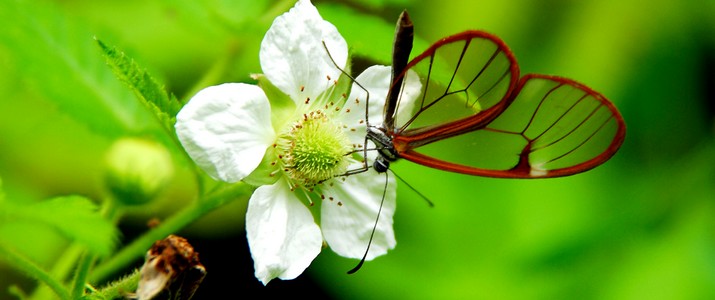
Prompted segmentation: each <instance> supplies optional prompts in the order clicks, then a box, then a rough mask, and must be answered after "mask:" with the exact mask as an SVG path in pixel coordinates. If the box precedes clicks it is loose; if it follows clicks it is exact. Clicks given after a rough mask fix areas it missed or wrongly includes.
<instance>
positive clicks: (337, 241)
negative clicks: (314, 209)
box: [321, 170, 397, 260]
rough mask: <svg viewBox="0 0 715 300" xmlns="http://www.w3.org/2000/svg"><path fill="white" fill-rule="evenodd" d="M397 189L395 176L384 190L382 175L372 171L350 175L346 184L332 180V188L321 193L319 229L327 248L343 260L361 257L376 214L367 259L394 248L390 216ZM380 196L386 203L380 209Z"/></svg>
mask: <svg viewBox="0 0 715 300" xmlns="http://www.w3.org/2000/svg"><path fill="white" fill-rule="evenodd" d="M388 174H389V173H388ZM396 187H397V184H396V182H395V177H394V176H391V177H390V178H389V182H388V185H387V190H385V176H384V174H377V173H376V172H375V171H374V170H369V171H367V172H364V173H360V174H357V175H352V176H349V177H348V178H347V180H346V181H345V182H340V181H339V180H335V184H334V185H333V189H332V190H330V191H324V194H325V196H326V198H325V200H323V202H322V211H321V228H322V229H323V236H324V237H325V240H326V241H327V242H328V245H329V246H330V248H331V249H333V251H335V253H337V254H339V255H341V256H344V257H350V258H362V257H363V255H364V254H365V251H366V250H368V248H367V247H368V242H369V241H370V235H371V234H372V233H373V228H374V226H375V220H376V219H377V217H378V211H379V215H380V218H379V222H378V223H377V227H376V228H375V230H374V236H373V238H372V243H371V244H370V249H369V252H368V255H367V257H366V260H371V259H373V258H375V257H377V256H380V255H383V254H385V253H387V250H389V249H393V248H395V244H396V242H395V233H394V231H393V229H392V217H393V215H394V214H395V205H396V201H395V197H396ZM383 193H384V197H385V200H384V202H382V208H380V205H381V203H380V202H381V200H382V197H383ZM330 197H333V198H332V199H330Z"/></svg>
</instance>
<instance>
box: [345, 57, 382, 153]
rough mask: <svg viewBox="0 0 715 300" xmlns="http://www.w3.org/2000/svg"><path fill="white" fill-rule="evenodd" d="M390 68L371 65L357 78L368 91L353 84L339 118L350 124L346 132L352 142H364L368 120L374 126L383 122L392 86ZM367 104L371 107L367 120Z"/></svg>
mask: <svg viewBox="0 0 715 300" xmlns="http://www.w3.org/2000/svg"><path fill="white" fill-rule="evenodd" d="M390 69H391V68H390V67H388V66H371V67H369V68H367V69H365V71H363V72H362V73H360V75H358V77H357V78H355V81H356V82H358V83H360V85H361V86H362V87H364V88H365V89H366V90H367V93H366V92H365V90H364V89H362V88H361V87H360V86H358V85H357V84H353V86H352V88H351V90H350V96H349V97H348V100H347V102H346V103H345V105H344V107H343V109H342V111H341V113H340V115H339V116H338V118H339V120H340V121H341V122H343V124H345V125H347V126H348V129H349V130H348V131H346V132H347V133H348V138H349V139H350V142H352V143H363V142H364V140H365V134H366V129H365V128H366V122H367V121H369V122H370V125H373V126H375V125H380V124H382V111H383V107H384V106H385V98H387V91H388V90H389V88H390V76H391V74H390ZM368 93H369V94H368ZM368 95H369V96H370V98H369V99H368V98H367V96H368ZM368 102H369V103H368ZM365 105H368V108H369V111H367V113H368V115H367V120H366V119H365V117H366V116H365V113H366V111H365ZM352 129H355V130H352Z"/></svg>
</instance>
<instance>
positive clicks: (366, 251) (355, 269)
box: [348, 172, 390, 274]
mask: <svg viewBox="0 0 715 300" xmlns="http://www.w3.org/2000/svg"><path fill="white" fill-rule="evenodd" d="M388 180H390V177H389V176H388V172H385V187H384V188H383V190H382V200H380V208H379V209H378V210H377V218H375V225H373V226H372V233H370V240H369V241H368V242H367V249H365V254H364V255H363V256H362V259H360V262H359V263H358V264H357V266H355V267H354V268H352V269H351V270H350V271H348V274H354V273H355V272H357V271H358V270H360V268H362V265H363V264H364V263H365V259H366V258H367V253H368V252H369V251H370V245H372V238H373V237H374V236H375V231H376V230H377V223H378V222H379V221H380V213H382V204H384V203H385V194H387V185H388Z"/></svg>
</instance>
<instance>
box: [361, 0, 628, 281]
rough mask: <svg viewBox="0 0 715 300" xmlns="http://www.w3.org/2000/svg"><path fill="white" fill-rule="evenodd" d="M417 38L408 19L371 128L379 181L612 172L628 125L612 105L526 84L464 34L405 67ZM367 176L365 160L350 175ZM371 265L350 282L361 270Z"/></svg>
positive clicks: (497, 42)
mask: <svg viewBox="0 0 715 300" xmlns="http://www.w3.org/2000/svg"><path fill="white" fill-rule="evenodd" d="M413 37H414V27H413V24H412V21H411V20H410V18H409V15H408V14H407V12H406V11H404V12H403V13H402V14H401V15H400V17H399V19H398V22H397V26H396V30H395V43H394V45H393V53H392V56H393V57H392V59H393V61H392V71H391V72H392V84H391V86H390V89H389V91H388V94H387V99H386V101H385V106H384V111H383V120H382V124H380V125H371V124H370V122H369V120H367V135H366V138H365V139H366V142H367V141H368V140H369V141H371V142H373V143H374V144H375V148H374V149H375V150H377V152H378V156H377V158H376V159H375V160H374V162H373V166H372V167H373V169H375V170H376V171H377V172H380V173H382V172H387V170H388V168H389V166H390V162H394V161H396V160H398V159H400V158H404V159H406V160H409V161H412V162H414V163H417V164H420V165H424V166H427V167H432V168H436V169H440V170H444V171H450V172H456V173H463V174H468V175H477V176H486V177H496V178H525V179H528V178H553V177H562V176H568V175H573V174H577V173H581V172H585V171H588V170H590V169H592V168H594V167H596V166H598V165H600V164H602V163H604V162H606V161H607V160H608V159H609V158H611V157H612V156H613V155H614V154H615V153H616V151H617V150H618V148H619V147H620V146H621V144H622V143H623V141H624V139H625V133H626V127H625V122H624V120H623V117H622V116H621V114H620V113H619V112H618V110H617V109H616V107H615V106H614V105H613V103H611V102H610V101H609V100H608V99H606V97H604V96H603V95H601V94H600V93H598V92H596V91H594V90H592V89H591V88H589V87H587V86H585V85H583V84H581V83H578V82H576V81H574V80H571V79H568V78H564V77H559V76H551V75H542V74H527V75H524V76H520V74H519V65H518V64H517V62H516V59H515V57H514V54H513V53H512V52H511V50H510V49H509V48H508V47H507V45H506V44H505V43H504V42H503V41H502V40H501V39H500V38H498V37H497V36H495V35H492V34H490V33H487V32H484V31H478V30H468V31H464V32H461V33H458V34H455V35H452V36H448V37H445V38H443V39H441V40H439V41H437V42H436V43H434V44H433V45H432V46H431V47H429V48H428V49H427V50H425V51H424V52H422V54H420V55H418V56H416V57H415V58H413V59H412V60H410V61H409V62H408V59H409V56H410V52H411V51H412V42H413ZM416 81H419V86H420V91H419V94H418V95H406V93H405V90H406V89H405V86H406V85H408V84H414V83H415V82H416ZM408 82H409V83H408ZM356 83H357V82H356ZM357 84H358V85H359V86H360V87H361V88H362V86H361V85H360V84H359V83H357ZM363 90H365V89H364V88H363ZM365 91H367V90H365ZM366 111H368V109H367V108H366ZM366 115H367V114H366ZM365 144H366V145H367V143H365ZM367 148H368V147H365V148H363V151H365V152H367V151H368V149H367ZM365 157H367V156H366V155H365ZM367 169H368V165H367V160H365V166H364V168H363V169H360V170H354V171H351V172H349V174H354V173H359V172H364V171H366V170H367ZM383 201H384V199H383ZM378 219H379V212H378ZM375 224H377V222H376V223H375ZM373 234H374V230H373ZM370 241H372V236H371V238H370ZM369 244H370V243H368V251H369V247H370V246H369ZM366 256H367V251H366V253H365V257H366ZM365 257H363V259H362V260H361V261H360V263H359V264H358V265H357V266H356V267H355V268H353V269H352V270H350V271H348V273H349V274H352V273H354V272H356V271H357V270H358V269H360V267H361V266H362V264H363V262H364V260H365Z"/></svg>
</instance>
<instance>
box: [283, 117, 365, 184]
mask: <svg viewBox="0 0 715 300" xmlns="http://www.w3.org/2000/svg"><path fill="white" fill-rule="evenodd" d="M277 149H278V154H279V156H278V157H279V158H280V159H281V161H282V162H283V170H284V171H285V173H286V174H287V175H288V177H289V178H290V179H291V181H292V182H293V183H294V184H298V185H302V186H304V187H312V186H314V185H316V184H318V183H320V182H322V181H325V180H327V179H330V178H332V177H335V176H337V175H340V174H343V173H345V171H346V170H347V167H348V164H349V162H348V160H347V156H346V154H347V153H349V152H350V151H352V146H351V144H350V140H349V139H348V137H347V135H346V134H345V132H344V131H343V129H342V128H341V125H340V124H337V123H335V122H333V121H331V120H330V118H328V117H327V116H326V115H325V113H323V112H322V111H320V110H316V111H312V112H310V113H308V114H304V115H303V117H302V118H301V119H300V120H299V121H297V122H295V123H294V124H293V125H292V126H291V127H290V128H289V130H287V131H286V133H284V134H281V135H280V136H279V138H278V142H277Z"/></svg>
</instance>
